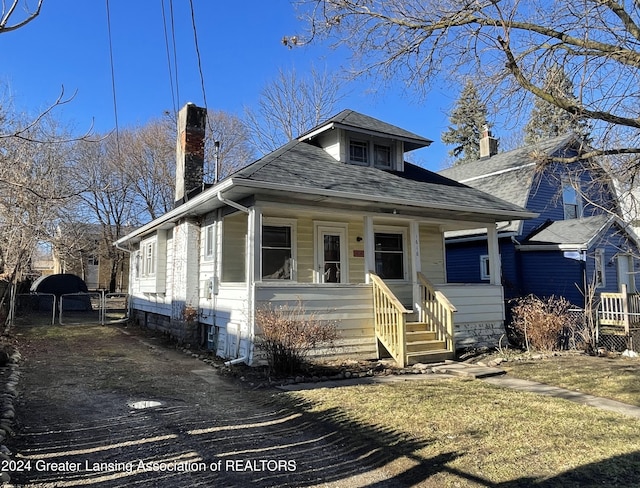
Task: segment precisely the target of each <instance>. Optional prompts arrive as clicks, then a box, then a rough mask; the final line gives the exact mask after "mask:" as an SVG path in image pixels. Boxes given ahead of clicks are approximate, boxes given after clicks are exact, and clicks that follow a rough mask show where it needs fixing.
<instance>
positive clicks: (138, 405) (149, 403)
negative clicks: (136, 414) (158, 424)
mask: <svg viewBox="0 0 640 488" xmlns="http://www.w3.org/2000/svg"><path fill="white" fill-rule="evenodd" d="M128 405H129V408H133V409H135V410H142V409H143V408H153V407H159V406H160V405H162V403H161V402H156V401H153V400H143V401H140V402H129V403H128Z"/></svg>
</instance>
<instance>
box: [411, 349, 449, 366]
mask: <svg viewBox="0 0 640 488" xmlns="http://www.w3.org/2000/svg"><path fill="white" fill-rule="evenodd" d="M454 356H455V355H454V353H453V352H452V351H447V350H446V349H438V350H434V351H428V352H409V353H407V365H409V366H410V365H412V364H416V363H439V362H442V361H446V360H447V359H453V358H454Z"/></svg>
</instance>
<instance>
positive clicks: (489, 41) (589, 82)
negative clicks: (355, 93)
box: [283, 0, 640, 166]
mask: <svg viewBox="0 0 640 488" xmlns="http://www.w3.org/2000/svg"><path fill="white" fill-rule="evenodd" d="M300 3H301V4H302V13H303V14H304V15H306V16H307V19H308V21H309V24H308V25H309V26H310V33H309V36H306V37H304V36H292V37H285V38H284V39H283V42H284V43H285V44H287V45H299V44H303V43H305V42H309V41H312V40H313V39H314V38H322V37H325V36H326V37H329V38H331V39H333V40H335V42H336V45H338V46H347V47H348V48H350V50H351V52H352V53H353V54H354V58H355V59H356V62H357V63H358V64H357V66H359V68H360V72H361V73H374V74H377V75H381V76H382V77H383V78H384V79H387V80H393V81H395V80H397V79H399V78H402V79H404V80H405V81H406V82H407V83H408V84H409V85H410V86H411V87H413V88H415V89H417V90H418V91H427V90H428V88H429V85H430V83H431V82H432V81H433V80H434V79H435V78H436V77H438V76H441V75H443V74H446V73H452V74H455V75H464V74H468V73H471V72H472V73H474V77H477V78H480V77H482V78H483V79H484V81H485V83H486V84H487V86H493V87H495V89H499V90H501V93H502V95H503V96H502V97H501V98H500V99H501V100H502V101H504V102H509V103H510V104H511V105H512V107H511V108H512V109H513V106H514V105H515V106H519V105H520V104H522V100H523V99H524V96H523V95H526V94H530V95H533V96H535V97H537V98H540V99H542V100H544V101H546V102H548V103H550V104H552V105H555V106H556V107H559V108H561V109H563V110H565V111H566V112H568V113H570V114H574V115H576V116H577V117H579V118H581V119H588V120H590V121H591V123H592V125H593V131H592V133H591V135H592V137H593V145H594V146H593V150H590V151H589V154H588V155H609V154H633V155H638V154H640V130H639V129H640V118H639V117H638V110H637V107H638V106H639V104H640V92H639V91H638V90H637V87H638V86H639V84H640V70H639V68H640V48H639V47H638V46H640V14H639V12H640V11H639V10H638V3H637V2H631V1H625V2H617V1H609V0H579V1H578V0H570V1H566V2H548V1H545V0H533V1H527V2H523V1H518V0H508V1H492V0H486V1H472V2H470V1H467V0H444V1H443V0H364V1H363V0H305V1H302V2H300ZM557 65H560V66H563V67H564V70H565V72H566V74H567V76H568V77H569V79H570V80H571V81H572V82H573V85H574V87H576V96H575V98H567V97H563V96H559V95H558V94H557V93H552V92H551V91H550V90H546V89H545V85H544V76H545V73H547V72H548V71H549V70H550V69H551V68H552V67H553V66H557ZM496 99H497V98H496ZM505 109H506V108H505ZM509 113H510V115H511V114H512V113H513V112H509ZM627 163H629V161H627ZM630 163H631V164H633V165H634V166H637V165H638V159H637V158H635V157H634V159H633V160H632V161H630Z"/></svg>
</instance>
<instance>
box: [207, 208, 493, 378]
mask: <svg viewBox="0 0 640 488" xmlns="http://www.w3.org/2000/svg"><path fill="white" fill-rule="evenodd" d="M220 224H221V225H219V226H217V227H216V228H215V229H214V231H213V232H214V233H215V232H217V233H218V237H217V241H218V243H219V244H218V249H219V251H218V259H219V262H220V267H219V268H218V269H220V268H221V271H220V278H221V280H220V284H219V287H216V291H215V292H214V293H213V294H212V295H211V296H210V297H209V299H210V300H211V302H212V303H211V305H212V308H213V303H214V302H215V307H217V309H218V311H217V312H215V313H211V314H209V315H215V316H216V319H215V320H214V321H213V322H214V324H215V325H216V326H217V327H218V328H219V329H220V330H221V332H222V335H223V336H224V341H226V343H227V344H231V345H233V344H244V345H241V346H239V347H230V348H228V349H229V350H232V351H236V350H237V351H240V350H242V351H245V352H244V353H243V354H241V355H238V356H237V357H239V358H240V357H248V358H250V359H249V362H253V361H254V360H255V359H257V358H253V354H252V352H248V351H251V350H252V345H253V343H254V336H255V335H256V334H259V330H258V327H257V324H255V311H256V310H259V309H260V308H261V307H265V306H267V305H268V306H270V307H273V308H277V307H280V306H284V305H286V306H287V307H290V308H292V307H294V306H296V305H297V304H300V305H301V306H302V307H303V308H304V310H305V312H306V313H308V314H310V315H311V314H313V315H314V316H315V317H316V318H318V319H320V320H326V321H331V322H335V323H337V324H338V329H339V331H340V341H339V344H337V346H338V347H337V349H336V350H334V351H326V350H320V351H317V355H319V356H322V355H335V354H338V355H341V356H347V355H351V356H355V355H357V356H360V357H363V356H366V357H369V358H372V357H389V356H391V357H393V358H394V359H395V360H396V361H397V362H398V364H399V365H401V366H402V367H404V366H406V365H410V364H414V363H417V362H437V361H441V360H444V359H450V358H453V356H454V355H455V351H456V348H457V347H458V348H459V347H466V346H472V345H478V344H477V342H476V341H475V338H476V337H477V334H476V332H477V331H481V332H484V333H485V334H484V335H485V336H487V337H488V336H491V337H489V338H488V339H487V340H488V342H489V344H488V345H496V344H497V341H498V339H499V337H500V334H501V333H502V332H503V331H504V327H503V322H504V303H503V293H502V286H501V285H500V283H499V282H498V283H493V282H491V283H487V284H481V285H453V284H444V283H446V271H445V251H444V235H443V232H444V230H445V229H447V228H458V227H460V226H463V225H471V224H469V223H468V222H459V221H453V222H452V221H444V220H440V219H427V218H421V217H410V216H406V215H401V214H399V213H397V214H384V215H371V214H365V215H361V214H360V215H358V214H357V213H354V212H353V211H349V210H343V211H340V210H334V211H333V212H332V213H331V219H328V218H327V214H326V213H319V212H318V210H315V209H311V208H309V207H302V206H295V205H289V206H287V207H286V208H285V207H284V206H283V205H278V204H275V203H273V202H262V203H261V204H260V205H255V206H253V207H250V208H245V209H244V210H242V211H241V212H231V213H229V214H228V215H225V216H223V218H222V219H221V222H220ZM474 224H476V225H477V223H474ZM485 225H486V226H487V227H488V229H487V231H488V234H489V247H488V255H489V263H488V264H489V266H490V268H491V276H492V277H499V276H500V258H499V254H498V252H497V236H496V234H495V224H485ZM205 247H206V246H205ZM214 271H215V270H214ZM210 279H211V274H207V275H202V276H201V281H202V282H205V283H207V282H208V281H207V280H210ZM498 279H499V278H498ZM445 289H446V291H444V290H445ZM240 296H242V298H241V300H240V301H242V307H241V308H242V309H243V310H244V312H242V313H237V312H234V311H235V310H237V309H238V305H239V303H240V302H239V298H238V297H240ZM477 297H480V298H479V299H478V298H477ZM478 300H480V301H479V302H478ZM201 305H205V307H206V304H205V303H202V302H201ZM205 307H201V309H202V313H201V315H207V311H206V309H205ZM234 317H235V318H234ZM454 317H456V319H455V320H454ZM461 319H462V320H461ZM227 324H229V325H228V326H227ZM241 330H244V331H246V334H245V335H242V333H241ZM471 330H473V332H471V333H470V332H469V331H471ZM234 331H236V332H234ZM486 331H489V333H486ZM496 333H497V337H496V335H495V334H496ZM234 334H239V335H238V336H237V337H235V336H234ZM492 334H493V335H492ZM483 345H484V344H483ZM245 346H246V347H245ZM230 357H232V358H233V357H236V356H235V355H234V354H230Z"/></svg>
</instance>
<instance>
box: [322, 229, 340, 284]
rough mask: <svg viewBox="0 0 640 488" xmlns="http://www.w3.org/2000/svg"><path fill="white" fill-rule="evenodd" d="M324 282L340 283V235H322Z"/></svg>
mask: <svg viewBox="0 0 640 488" xmlns="http://www.w3.org/2000/svg"><path fill="white" fill-rule="evenodd" d="M324 282H325V283H340V236H339V235H331V234H326V235H325V236H324Z"/></svg>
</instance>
